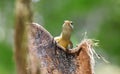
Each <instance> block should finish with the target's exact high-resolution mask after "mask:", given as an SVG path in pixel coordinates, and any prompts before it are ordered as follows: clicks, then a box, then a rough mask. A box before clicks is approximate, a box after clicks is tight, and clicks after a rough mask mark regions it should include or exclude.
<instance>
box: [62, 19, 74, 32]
mask: <svg viewBox="0 0 120 74" xmlns="http://www.w3.org/2000/svg"><path fill="white" fill-rule="evenodd" d="M63 28H65V29H68V30H72V29H73V23H72V21H69V20H65V21H64V24H63Z"/></svg>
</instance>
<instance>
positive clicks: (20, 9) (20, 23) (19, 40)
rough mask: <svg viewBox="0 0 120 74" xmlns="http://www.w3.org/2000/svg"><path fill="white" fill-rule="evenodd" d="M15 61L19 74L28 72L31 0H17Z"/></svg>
mask: <svg viewBox="0 0 120 74" xmlns="http://www.w3.org/2000/svg"><path fill="white" fill-rule="evenodd" d="M15 13H16V15H15V52H14V56H15V61H16V68H17V74H27V70H26V68H27V54H28V53H27V51H28V30H29V27H30V23H32V12H31V7H30V0H16V9H15Z"/></svg>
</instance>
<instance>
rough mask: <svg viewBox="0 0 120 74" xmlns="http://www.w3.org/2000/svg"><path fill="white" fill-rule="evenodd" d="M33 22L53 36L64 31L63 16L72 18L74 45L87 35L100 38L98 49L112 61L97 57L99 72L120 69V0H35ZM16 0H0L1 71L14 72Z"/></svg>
mask: <svg viewBox="0 0 120 74" xmlns="http://www.w3.org/2000/svg"><path fill="white" fill-rule="evenodd" d="M32 1H33V3H32V6H33V11H34V22H37V23H39V24H41V25H43V26H44V27H45V28H46V29H47V30H48V31H49V32H50V33H51V34H52V35H53V36H57V35H59V34H60V32H61V26H62V24H63V22H64V20H67V19H68V20H72V21H73V23H74V32H73V34H72V41H73V43H74V46H75V45H76V44H77V43H79V42H80V41H81V40H82V39H83V38H84V32H87V36H88V37H89V38H94V39H98V40H100V46H99V47H98V48H95V50H96V52H98V53H100V54H101V55H103V56H104V57H105V58H106V59H107V60H108V61H110V62H111V63H110V64H105V63H103V62H102V61H100V60H97V65H96V68H95V71H96V74H104V73H105V74H113V73H114V74H119V73H120V71H119V70H120V0H32ZM14 8H15V0H0V74H15V62H14V57H13V52H14V48H13V46H14V44H13V42H14V41H13V40H14V39H13V37H14V21H15V19H14V15H15V13H14Z"/></svg>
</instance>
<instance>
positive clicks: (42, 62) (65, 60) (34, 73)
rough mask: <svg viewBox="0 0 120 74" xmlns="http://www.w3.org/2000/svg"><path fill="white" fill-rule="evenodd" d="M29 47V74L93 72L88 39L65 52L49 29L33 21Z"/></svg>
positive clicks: (89, 73)
mask: <svg viewBox="0 0 120 74" xmlns="http://www.w3.org/2000/svg"><path fill="white" fill-rule="evenodd" d="M28 47H29V54H28V68H27V69H28V74H93V67H94V58H93V53H92V52H91V48H92V44H90V42H89V41H87V40H83V41H82V42H81V43H80V44H79V45H78V46H77V47H76V48H73V49H69V51H67V52H65V51H63V50H62V49H61V48H60V47H59V46H57V45H56V43H55V41H54V39H53V37H52V36H51V34H50V33H49V32H48V31H47V30H45V29H44V28H43V27H42V26H40V25H39V24H37V23H33V24H31V28H30V31H29V46H28Z"/></svg>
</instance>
